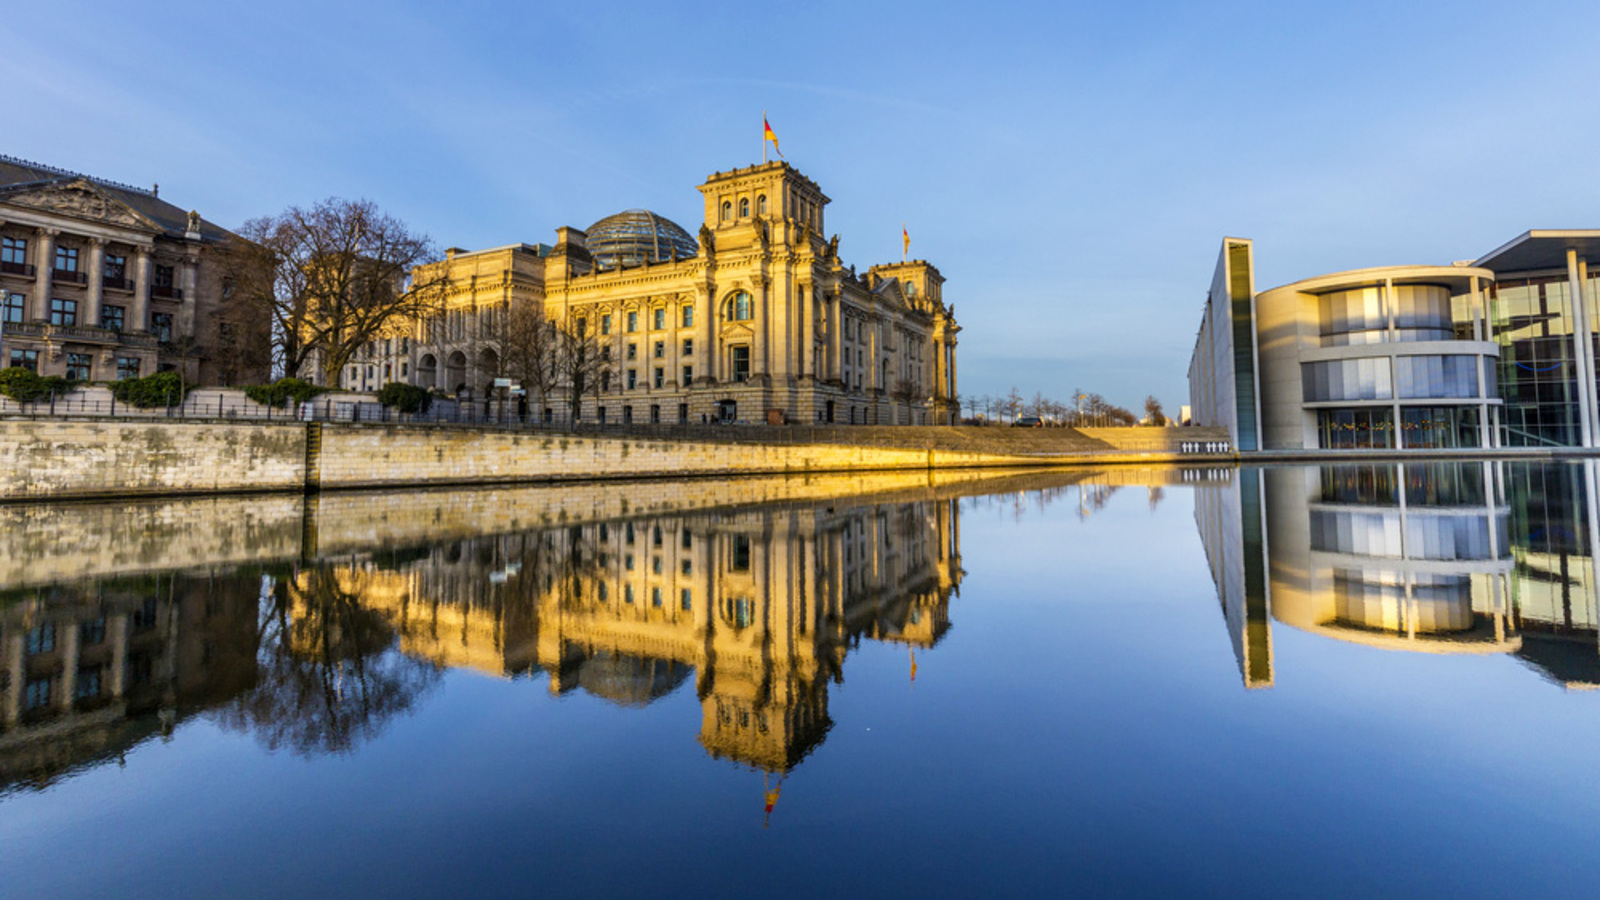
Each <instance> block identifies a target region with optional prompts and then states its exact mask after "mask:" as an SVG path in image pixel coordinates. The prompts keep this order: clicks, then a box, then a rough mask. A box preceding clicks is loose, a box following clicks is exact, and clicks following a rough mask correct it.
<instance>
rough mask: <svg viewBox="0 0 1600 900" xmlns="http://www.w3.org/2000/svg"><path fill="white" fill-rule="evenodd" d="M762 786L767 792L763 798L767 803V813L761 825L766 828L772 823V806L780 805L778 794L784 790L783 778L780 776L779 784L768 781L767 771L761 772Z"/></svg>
mask: <svg viewBox="0 0 1600 900" xmlns="http://www.w3.org/2000/svg"><path fill="white" fill-rule="evenodd" d="M761 786H762V788H763V789H764V791H765V793H763V794H762V798H763V799H764V800H765V801H766V804H767V814H766V815H765V816H764V817H762V819H761V827H762V828H766V827H767V826H768V825H770V824H771V823H772V808H773V807H774V806H777V805H778V794H779V793H781V792H782V791H783V779H782V778H781V777H780V778H779V779H778V783H777V784H769V783H768V782H767V773H765V772H763V773H761Z"/></svg>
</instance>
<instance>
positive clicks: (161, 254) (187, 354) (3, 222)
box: [0, 157, 267, 384]
mask: <svg viewBox="0 0 1600 900" xmlns="http://www.w3.org/2000/svg"><path fill="white" fill-rule="evenodd" d="M227 237H229V233H228V232H227V231H225V230H223V229H222V228H220V227H218V226H216V225H214V224H212V223H210V222H208V221H206V220H205V219H203V218H201V217H200V216H199V215H198V214H195V213H192V212H190V213H186V212H184V211H183V210H182V209H180V208H178V207H176V206H174V205H172V204H171V203H168V202H166V201H165V200H162V199H160V197H159V196H158V194H157V191H156V190H155V189H154V188H152V189H151V190H148V191H147V190H144V189H141V188H136V187H131V186H129V185H121V184H116V183H114V182H108V181H103V180H100V179H96V178H90V177H88V176H84V175H78V174H75V173H70V172H65V171H63V170H60V169H55V168H52V167H49V166H41V165H38V164H36V163H28V162H24V161H22V160H15V159H11V158H9V157H0V244H3V246H0V322H3V328H4V333H3V335H0V365H4V366H21V367H24V368H28V369H32V370H33V371H35V372H38V373H39V374H41V375H63V376H66V377H68V378H71V379H74V380H79V381H112V380H116V379H122V378H130V377H138V376H144V375H150V374H153V373H155V372H157V371H163V370H167V369H177V368H184V369H185V370H186V373H185V375H186V377H187V378H188V379H189V380H191V381H195V382H198V383H200V384H222V383H232V384H248V383H255V382H259V381H263V380H265V378H266V375H267V368H266V361H267V334H266V324H265V322H264V320H261V319H259V317H251V316H248V315H245V314H244V313H243V312H242V311H241V310H239V309H236V308H230V307H229V304H228V303H227V302H226V300H225V297H224V290H223V278H222V275H221V273H220V271H219V266H218V265H217V263H216V261H215V259H214V256H215V254H214V250H215V248H216V247H217V245H218V244H219V243H220V242H221V241H223V240H224V239H226V238H227Z"/></svg>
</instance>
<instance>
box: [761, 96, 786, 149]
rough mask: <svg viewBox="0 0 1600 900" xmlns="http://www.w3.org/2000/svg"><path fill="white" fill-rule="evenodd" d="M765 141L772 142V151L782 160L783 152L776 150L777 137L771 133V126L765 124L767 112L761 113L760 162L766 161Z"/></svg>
mask: <svg viewBox="0 0 1600 900" xmlns="http://www.w3.org/2000/svg"><path fill="white" fill-rule="evenodd" d="M767 141H771V142H772V149H773V150H774V151H775V152H776V153H777V154H778V158H779V159H783V151H782V150H780V149H778V136H777V135H776V134H773V133H772V125H771V124H770V123H768V122H767V111H766V110H764V109H763V110H762V111H761V161H762V162H766V161H767Z"/></svg>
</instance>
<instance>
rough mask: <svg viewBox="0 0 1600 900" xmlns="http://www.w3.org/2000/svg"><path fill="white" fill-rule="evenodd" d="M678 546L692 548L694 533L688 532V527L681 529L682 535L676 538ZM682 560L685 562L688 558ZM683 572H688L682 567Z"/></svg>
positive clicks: (686, 548)
mask: <svg viewBox="0 0 1600 900" xmlns="http://www.w3.org/2000/svg"><path fill="white" fill-rule="evenodd" d="M678 546H680V547H682V548H683V549H685V550H693V549H694V535H693V534H691V533H690V532H689V529H687V528H685V529H684V530H683V536H682V537H680V538H679V539H678ZM684 562H685V563H687V562H688V560H684ZM683 574H685V575H687V574H689V570H688V569H684V570H683Z"/></svg>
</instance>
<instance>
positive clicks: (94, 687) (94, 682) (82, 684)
mask: <svg viewBox="0 0 1600 900" xmlns="http://www.w3.org/2000/svg"><path fill="white" fill-rule="evenodd" d="M74 690H75V691H76V693H77V695H78V699H79V700H87V699H89V698H91V697H98V696H100V667H99V666H95V667H93V668H90V669H79V670H78V681H77V685H76V687H75V688H74Z"/></svg>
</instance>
